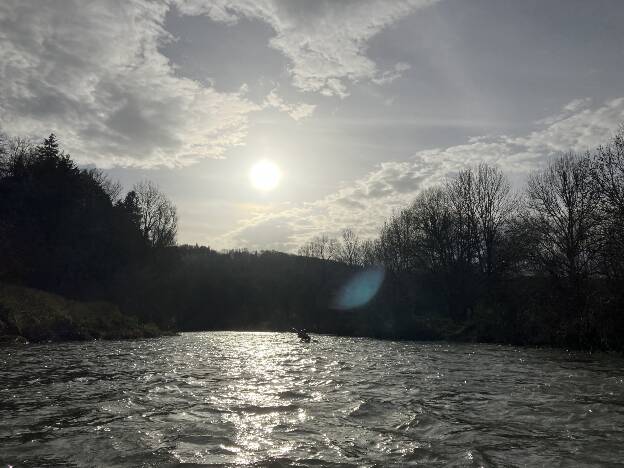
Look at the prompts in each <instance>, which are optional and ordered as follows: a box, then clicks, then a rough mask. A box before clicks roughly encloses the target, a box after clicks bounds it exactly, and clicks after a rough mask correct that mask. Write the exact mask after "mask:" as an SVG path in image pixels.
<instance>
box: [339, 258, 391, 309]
mask: <svg viewBox="0 0 624 468" xmlns="http://www.w3.org/2000/svg"><path fill="white" fill-rule="evenodd" d="M384 276H385V272H384V269H383V268H381V267H372V268H367V269H366V270H363V271H360V272H358V273H356V274H355V275H354V276H353V277H352V278H351V279H350V280H349V281H348V282H347V283H346V284H345V285H344V286H343V287H342V288H341V289H340V291H339V292H338V295H337V296H336V298H335V300H334V303H333V307H334V308H335V309H342V310H348V309H355V308H356V307H361V306H363V305H365V304H367V303H368V302H369V301H370V300H371V299H372V298H373V297H375V294H377V291H379V288H380V286H381V283H383V280H384Z"/></svg>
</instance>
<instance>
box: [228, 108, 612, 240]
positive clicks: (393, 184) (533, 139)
mask: <svg viewBox="0 0 624 468" xmlns="http://www.w3.org/2000/svg"><path fill="white" fill-rule="evenodd" d="M578 102H580V101H578ZM578 102H577V101H573V102H572V103H571V104H570V105H568V106H566V107H565V108H564V109H563V111H562V113H561V114H559V115H558V116H555V117H553V118H552V119H550V120H549V122H550V123H544V122H542V123H541V124H540V128H538V129H536V130H535V131H533V132H531V133H529V134H527V135H525V136H517V137H510V136H506V135H499V136H484V137H477V138H471V139H469V140H468V141H467V142H466V143H464V144H461V145H455V146H450V147H447V148H433V149H428V150H423V151H419V152H417V153H416V154H414V155H413V156H412V157H411V158H410V159H408V160H407V161H389V162H383V163H381V164H379V165H378V166H377V167H376V168H375V169H374V170H373V171H371V172H369V173H368V174H367V175H365V176H364V177H362V178H360V179H357V180H355V181H352V182H350V183H347V184H345V185H344V186H343V187H342V188H340V189H339V190H338V191H336V192H335V193H333V194H330V195H328V196H327V197H325V198H323V199H321V200H317V201H314V202H311V203H303V204H301V205H299V206H294V207H292V206H287V207H274V209H273V210H272V212H269V213H266V212H265V213H263V214H262V216H258V217H254V218H251V219H248V220H246V221H244V222H243V223H241V225H240V226H239V227H238V228H237V229H236V230H234V231H232V232H230V233H228V234H227V235H225V236H223V240H224V242H226V243H229V245H241V244H242V245H248V246H251V247H252V248H262V244H261V242H258V241H257V239H267V240H269V241H270V240H271V235H270V233H271V227H272V226H279V230H278V231H276V232H277V233H278V237H277V239H279V242H278V244H279V245H280V246H281V249H282V250H286V251H295V250H296V249H297V247H298V246H300V245H301V244H303V243H304V242H306V241H307V240H308V239H309V238H310V237H312V236H314V235H318V234H320V233H329V234H330V235H338V234H339V232H340V230H341V229H343V228H345V227H351V228H354V229H355V230H356V231H357V232H359V233H360V235H362V236H364V237H370V236H374V235H375V234H376V233H377V231H378V229H379V226H380V225H381V224H382V223H383V221H384V219H386V218H387V217H388V216H389V215H391V214H392V213H393V212H395V211H397V210H399V209H401V208H403V207H405V206H407V205H408V204H409V203H410V202H411V201H412V200H413V199H414V197H415V196H416V195H417V194H418V193H419V192H420V191H422V190H423V189H425V188H427V187H430V186H433V185H436V184H439V183H440V182H442V181H443V180H445V179H446V178H448V177H449V176H452V175H453V174H455V173H457V171H458V170H460V169H462V168H465V167H469V166H475V165H477V164H478V163H480V162H487V163H490V164H495V165H498V166H499V167H500V168H501V169H503V170H504V171H505V173H506V174H507V175H508V176H510V177H511V178H512V179H514V180H524V178H525V176H526V175H527V174H528V173H530V172H531V171H533V170H535V169H536V168H539V167H541V166H543V165H544V164H545V162H546V161H547V160H548V158H549V157H551V156H553V155H555V154H558V153H560V152H562V151H576V152H582V151H586V150H588V149H591V148H594V147H596V146H598V145H599V144H601V143H605V142H607V141H608V140H609V139H610V138H611V137H612V136H613V134H614V133H615V132H616V131H617V129H618V126H619V124H620V123H621V122H623V121H624V98H617V99H613V100H610V101H608V102H606V103H604V104H603V105H602V106H599V107H596V108H591V107H587V106H588V104H589V103H588V102H587V101H583V105H579V104H578ZM256 234H261V237H258V238H256V237H255V236H256ZM252 239H256V240H255V241H253V242H252V243H250V244H246V243H247V242H251V240H252ZM272 248H275V244H274V243H273V244H272Z"/></svg>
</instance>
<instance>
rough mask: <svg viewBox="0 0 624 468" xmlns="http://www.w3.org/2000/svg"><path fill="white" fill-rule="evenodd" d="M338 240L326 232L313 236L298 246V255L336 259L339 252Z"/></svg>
mask: <svg viewBox="0 0 624 468" xmlns="http://www.w3.org/2000/svg"><path fill="white" fill-rule="evenodd" d="M339 251H340V249H339V245H338V241H337V240H336V239H334V238H331V237H329V236H328V235H326V234H321V235H320V236H315V237H313V238H312V239H311V240H310V241H309V242H307V243H306V244H304V245H302V246H301V247H300V248H299V251H298V253H299V255H302V256H304V257H315V258H320V259H321V260H336V259H337V257H338V254H339Z"/></svg>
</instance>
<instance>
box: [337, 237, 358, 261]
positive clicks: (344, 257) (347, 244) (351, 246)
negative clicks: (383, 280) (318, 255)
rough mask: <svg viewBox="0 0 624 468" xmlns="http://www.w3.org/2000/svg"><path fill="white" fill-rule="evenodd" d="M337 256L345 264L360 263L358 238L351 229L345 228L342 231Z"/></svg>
mask: <svg viewBox="0 0 624 468" xmlns="http://www.w3.org/2000/svg"><path fill="white" fill-rule="evenodd" d="M338 258H339V260H340V261H341V262H343V263H346V264H347V265H352V266H353V265H358V264H360V238H359V237H358V235H357V234H356V233H355V232H354V231H353V229H350V228H347V229H344V230H343V231H342V242H341V243H340V246H339V254H338Z"/></svg>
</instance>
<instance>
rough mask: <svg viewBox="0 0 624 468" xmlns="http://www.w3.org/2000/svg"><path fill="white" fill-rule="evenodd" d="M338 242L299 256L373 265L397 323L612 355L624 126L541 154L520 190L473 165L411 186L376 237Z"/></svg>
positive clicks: (621, 244) (623, 278)
mask: <svg viewBox="0 0 624 468" xmlns="http://www.w3.org/2000/svg"><path fill="white" fill-rule="evenodd" d="M342 237H343V239H342V241H341V240H339V239H332V238H330V237H328V236H319V237H316V238H314V239H312V240H311V241H310V242H309V243H307V244H305V245H304V246H302V247H301V248H300V250H299V253H300V254H301V255H310V256H314V257H318V258H334V259H336V260H339V261H342V262H346V263H349V264H358V265H360V266H362V267H365V266H367V265H375V264H378V265H383V266H384V267H385V269H386V271H387V272H388V273H389V274H390V275H389V280H387V282H386V283H390V284H386V286H387V287H388V288H389V289H391V290H392V291H391V292H388V291H387V292H386V293H387V295H386V298H385V300H386V301H390V303H392V304H393V307H392V310H393V314H395V315H397V314H398V315H400V316H402V321H403V322H405V321H406V320H407V322H410V321H411V322H414V320H413V319H414V317H416V316H418V315H422V314H423V313H424V314H426V315H429V316H445V317H448V318H450V319H452V320H453V321H455V322H458V323H468V324H473V325H474V327H475V328H478V329H479V330H476V331H474V333H477V334H479V335H480V336H479V338H481V339H486V340H494V341H496V340H501V341H518V342H526V343H532V342H535V343H540V344H543V343H549V344H560V345H566V346H576V347H595V348H599V347H600V348H605V347H606V348H619V347H621V341H622V340H621V338H620V336H621V333H622V332H623V331H624V314H623V313H622V310H623V306H624V131H620V132H618V134H617V135H616V136H615V137H614V138H613V139H612V140H611V141H610V142H608V143H607V144H605V145H603V146H600V147H598V148H597V149H595V150H594V151H591V152H590V151H588V152H586V153H585V154H574V153H567V154H563V155H560V156H558V157H556V158H554V159H552V160H551V161H549V162H548V164H547V166H546V167H545V168H543V169H541V170H538V171H536V172H534V173H533V174H531V175H530V176H529V178H528V181H527V183H526V186H525V187H524V189H523V191H521V192H520V193H515V192H514V191H512V189H511V185H510V183H509V181H508V179H507V178H506V177H505V175H504V173H503V172H502V171H501V170H500V169H499V168H497V167H495V166H491V165H488V164H485V163H482V164H480V165H479V166H478V167H473V168H467V169H464V170H461V171H459V173H457V174H456V175H455V176H454V177H452V178H450V179H449V180H448V181H446V182H444V183H442V184H440V185H439V186H435V187H430V188H427V189H426V190H423V191H422V192H421V193H420V194H419V195H418V196H417V197H416V199H415V200H414V201H413V202H412V203H411V205H410V206H408V207H406V208H404V209H403V210H401V211H400V212H398V213H397V214H395V215H393V216H391V217H390V219H388V220H387V221H386V222H385V223H384V225H383V226H382V227H381V229H380V233H379V236H378V237H377V238H375V239H373V240H367V241H364V242H361V241H359V240H358V239H357V236H355V235H354V234H353V232H352V231H351V230H349V229H348V230H345V231H344V232H343V236H342ZM408 326H409V325H408Z"/></svg>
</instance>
